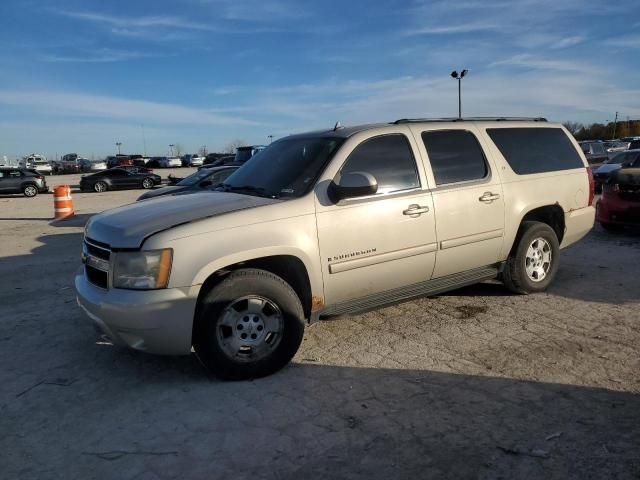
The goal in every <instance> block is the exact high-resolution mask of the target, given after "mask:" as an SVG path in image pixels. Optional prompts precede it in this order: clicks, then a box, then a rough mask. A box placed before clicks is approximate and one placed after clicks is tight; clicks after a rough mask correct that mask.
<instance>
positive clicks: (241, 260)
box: [75, 118, 595, 379]
mask: <svg viewBox="0 0 640 480" xmlns="http://www.w3.org/2000/svg"><path fill="white" fill-rule="evenodd" d="M594 215H595V210H594V208H593V178H592V176H591V170H590V169H589V168H588V163H587V161H586V159H585V158H584V155H583V154H582V151H581V149H580V147H579V146H578V144H577V143H576V142H575V140H573V138H572V137H571V135H570V134H569V133H568V132H567V131H566V129H565V128H564V127H563V126H562V125H560V124H553V123H546V122H545V121H544V120H543V119H531V120H529V121H516V120H511V121H510V120H509V119H505V118H500V119H496V120H495V121H487V120H483V121H481V120H471V119H465V120H453V121H442V120H439V121H424V120H415V121H414V120H398V121H395V122H393V123H390V124H385V125H380V124H377V125H363V126H358V127H351V128H338V127H336V128H334V129H331V130H328V131H324V132H312V133H306V134H302V135H292V136H288V137H285V138H282V139H280V140H278V141H276V142H274V143H273V144H271V145H270V146H269V147H268V148H267V149H265V150H264V151H263V152H261V153H260V154H259V155H258V156H256V157H255V158H254V159H253V160H252V161H250V162H248V163H245V164H244V165H243V166H242V167H241V168H239V169H238V170H237V171H236V172H235V173H234V174H233V175H231V176H230V177H229V178H227V180H226V181H225V183H224V186H223V187H221V188H219V189H218V191H214V192H201V193H194V194H191V195H175V196H173V197H171V198H166V197H165V198H158V199H156V200H154V201H143V202H136V203H135V204H133V205H128V206H124V207H120V208H117V209H115V210H111V211H107V212H103V213H100V214H97V215H94V216H93V217H91V218H90V219H89V221H88V223H87V226H86V229H85V237H84V254H83V258H84V266H83V268H81V269H80V270H78V273H77V275H76V278H75V287H76V291H77V294H78V304H79V305H80V307H81V308H82V309H84V310H85V311H86V312H87V313H88V314H89V315H88V316H89V318H90V319H92V321H93V322H94V323H95V324H96V325H97V326H98V327H99V328H100V329H101V330H102V331H103V332H104V334H105V335H106V336H107V337H109V338H110V339H111V340H112V341H113V342H114V343H115V344H117V345H128V346H130V347H132V348H136V349H140V350H144V351H145V352H149V353H163V354H184V355H189V354H190V353H191V351H192V350H191V349H192V347H193V348H194V349H195V351H196V352H197V355H198V357H199V358H200V360H201V361H202V362H203V363H204V364H205V365H206V366H208V368H209V369H211V370H212V371H213V372H215V373H216V374H217V375H218V376H220V377H222V378H227V379H247V378H256V377H260V376H264V375H268V374H271V373H273V372H275V371H277V370H278V369H280V368H282V367H283V366H284V365H286V364H287V363H288V362H289V360H290V359H291V358H292V357H293V355H294V354H295V353H296V351H297V350H298V347H299V346H300V343H301V341H302V337H303V334H304V327H305V322H314V321H317V320H318V319H320V318H321V317H323V316H332V315H337V314H343V313H349V312H355V311H359V310H363V309H371V308H375V307H378V306H380V305H383V304H386V303H388V302H397V301H402V300H406V299H408V298H411V297H414V296H418V295H429V294H436V293H441V292H444V291H447V290H451V289H454V288H458V287H461V286H464V285H470V284H472V283H475V282H480V281H483V280H487V279H493V278H500V279H501V280H502V281H503V282H504V284H505V285H506V286H507V287H508V288H509V289H510V290H512V291H513V292H517V293H535V292H540V291H543V290H545V289H546V288H547V287H548V286H549V284H550V283H551V282H552V281H553V279H554V278H555V276H556V272H557V271H558V267H559V261H560V249H561V248H564V247H567V246H569V245H571V244H573V243H574V242H576V241H578V240H579V239H581V238H582V237H584V236H585V235H586V234H587V232H589V230H591V228H592V227H593V222H594ZM425 328H428V326H425Z"/></svg>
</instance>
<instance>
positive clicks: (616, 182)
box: [596, 168, 640, 232]
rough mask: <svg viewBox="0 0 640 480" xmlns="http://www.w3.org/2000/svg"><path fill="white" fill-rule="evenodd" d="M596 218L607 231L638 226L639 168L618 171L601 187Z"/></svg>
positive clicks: (639, 220) (639, 216)
mask: <svg viewBox="0 0 640 480" xmlns="http://www.w3.org/2000/svg"><path fill="white" fill-rule="evenodd" d="M596 218H597V220H598V222H599V223H600V225H602V227H603V228H605V229H606V230H608V231H613V232H615V231H619V230H622V229H623V228H624V227H626V226H640V168H625V169H620V170H617V171H615V172H613V173H612V174H611V177H610V179H609V181H608V182H607V183H606V184H605V185H604V186H603V191H602V196H601V197H600V200H599V201H598V204H597V215H596Z"/></svg>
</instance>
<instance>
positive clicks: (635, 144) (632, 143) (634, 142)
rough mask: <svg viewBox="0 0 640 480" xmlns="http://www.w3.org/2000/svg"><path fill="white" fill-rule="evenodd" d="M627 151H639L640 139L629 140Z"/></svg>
mask: <svg viewBox="0 0 640 480" xmlns="http://www.w3.org/2000/svg"><path fill="white" fill-rule="evenodd" d="M628 148H629V150H637V149H640V139H639V140H631V141H630V142H629V147H628Z"/></svg>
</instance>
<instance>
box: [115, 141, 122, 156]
mask: <svg viewBox="0 0 640 480" xmlns="http://www.w3.org/2000/svg"><path fill="white" fill-rule="evenodd" d="M120 145H122V142H116V147H118V155H120Z"/></svg>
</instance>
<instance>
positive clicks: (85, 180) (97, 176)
mask: <svg viewBox="0 0 640 480" xmlns="http://www.w3.org/2000/svg"><path fill="white" fill-rule="evenodd" d="M161 181H162V179H161V178H160V175H156V174H155V173H149V172H128V171H127V170H124V169H122V168H110V169H109V170H104V171H102V172H98V173H94V174H93V175H83V176H82V178H81V179H80V190H82V191H91V190H93V191H94V192H106V191H107V190H121V189H132V188H144V189H147V190H148V189H150V188H153V187H154V186H156V185H160V182H161Z"/></svg>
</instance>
